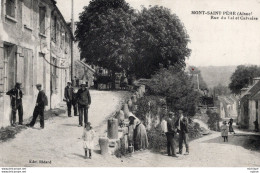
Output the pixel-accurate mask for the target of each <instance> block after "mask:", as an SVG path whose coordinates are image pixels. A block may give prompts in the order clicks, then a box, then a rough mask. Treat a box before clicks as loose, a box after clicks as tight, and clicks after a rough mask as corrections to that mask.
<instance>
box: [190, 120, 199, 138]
mask: <svg viewBox="0 0 260 173" xmlns="http://www.w3.org/2000/svg"><path fill="white" fill-rule="evenodd" d="M188 129H189V139H190V140H192V139H196V138H198V137H201V136H202V129H201V128H200V124H199V123H191V124H189V126H188Z"/></svg>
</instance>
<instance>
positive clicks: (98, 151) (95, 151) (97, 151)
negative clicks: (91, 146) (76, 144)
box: [93, 150, 101, 154]
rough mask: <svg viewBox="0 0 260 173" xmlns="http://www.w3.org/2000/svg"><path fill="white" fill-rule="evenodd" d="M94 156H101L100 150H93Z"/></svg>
mask: <svg viewBox="0 0 260 173" xmlns="http://www.w3.org/2000/svg"><path fill="white" fill-rule="evenodd" d="M93 151H94V153H96V154H101V150H93Z"/></svg>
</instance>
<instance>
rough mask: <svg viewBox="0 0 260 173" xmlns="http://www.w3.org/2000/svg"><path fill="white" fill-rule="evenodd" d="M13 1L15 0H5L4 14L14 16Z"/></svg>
mask: <svg viewBox="0 0 260 173" xmlns="http://www.w3.org/2000/svg"><path fill="white" fill-rule="evenodd" d="M15 1H16V0H6V15H8V16H10V17H13V18H15V8H16V7H15Z"/></svg>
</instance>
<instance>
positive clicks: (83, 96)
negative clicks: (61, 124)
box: [77, 83, 91, 127]
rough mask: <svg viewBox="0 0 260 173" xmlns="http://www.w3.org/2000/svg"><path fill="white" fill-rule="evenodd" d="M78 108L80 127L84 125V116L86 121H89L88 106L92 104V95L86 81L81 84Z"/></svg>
mask: <svg viewBox="0 0 260 173" xmlns="http://www.w3.org/2000/svg"><path fill="white" fill-rule="evenodd" d="M77 100H78V108H79V127H80V126H82V125H83V124H82V121H83V117H84V123H85V124H87V122H88V108H89V106H90V104H91V97H90V93H89V90H88V88H87V85H86V84H85V83H81V84H80V89H79V90H78V93H77Z"/></svg>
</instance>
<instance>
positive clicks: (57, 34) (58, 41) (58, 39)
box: [56, 22, 60, 45]
mask: <svg viewBox="0 0 260 173" xmlns="http://www.w3.org/2000/svg"><path fill="white" fill-rule="evenodd" d="M56 44H57V45H59V44H60V24H59V23H58V22H57V27H56Z"/></svg>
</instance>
